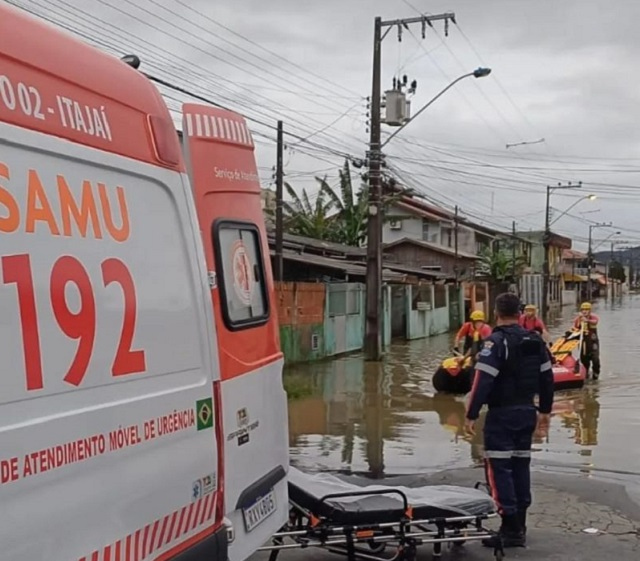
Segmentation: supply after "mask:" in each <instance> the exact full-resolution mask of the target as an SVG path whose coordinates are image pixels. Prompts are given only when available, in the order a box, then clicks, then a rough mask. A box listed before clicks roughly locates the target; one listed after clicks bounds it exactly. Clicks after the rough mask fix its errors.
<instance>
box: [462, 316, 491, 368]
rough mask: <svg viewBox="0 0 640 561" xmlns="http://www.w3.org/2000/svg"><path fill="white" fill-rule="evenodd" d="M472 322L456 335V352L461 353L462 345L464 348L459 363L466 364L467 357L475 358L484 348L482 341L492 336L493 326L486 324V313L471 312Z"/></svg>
mask: <svg viewBox="0 0 640 561" xmlns="http://www.w3.org/2000/svg"><path fill="white" fill-rule="evenodd" d="M469 319H470V320H471V321H468V322H466V323H465V324H464V325H463V326H462V327H461V328H460V330H459V331H458V334H457V335H456V343H455V347H454V349H453V350H454V351H456V352H460V344H463V347H462V356H461V357H459V358H458V362H459V363H461V364H462V363H464V361H465V360H466V359H467V357H469V356H472V357H474V360H475V356H476V355H477V354H478V353H479V352H480V349H481V348H482V341H484V340H485V339H486V338H487V337H489V336H490V335H491V326H489V325H487V324H486V323H485V316H484V312H483V311H481V310H476V311H475V312H471V316H470V317H469Z"/></svg>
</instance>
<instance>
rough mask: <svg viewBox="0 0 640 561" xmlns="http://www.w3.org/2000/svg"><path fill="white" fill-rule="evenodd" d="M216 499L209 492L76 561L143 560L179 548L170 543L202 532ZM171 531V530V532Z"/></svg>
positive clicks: (212, 512)
mask: <svg viewBox="0 0 640 561" xmlns="http://www.w3.org/2000/svg"><path fill="white" fill-rule="evenodd" d="M216 500H217V496H216V494H215V493H209V494H207V495H205V496H204V497H202V498H201V499H199V500H198V501H196V502H193V503H191V504H190V505H187V506H184V507H182V508H181V509H178V510H176V511H175V512H172V513H171V514H167V515H166V516H164V517H162V518H160V519H158V520H155V521H154V522H152V523H151V524H148V525H146V526H145V527H144V528H140V529H139V530H136V531H135V532H133V533H132V534H130V535H128V536H126V537H123V538H120V539H119V540H118V541H116V542H114V543H111V544H109V545H106V546H105V547H104V549H102V550H99V551H94V552H93V553H91V555H89V556H85V557H81V558H80V559H79V561H147V560H148V559H149V558H150V556H151V555H152V554H154V553H156V552H158V551H159V550H161V549H166V548H167V546H168V545H169V544H171V546H172V547H175V546H176V545H179V544H178V543H172V542H176V541H178V540H179V539H180V538H184V537H186V536H187V535H188V534H191V533H192V532H194V531H195V530H199V531H202V530H204V529H206V528H203V526H205V525H206V524H207V523H210V522H212V521H213V514H214V511H215V508H214V507H215V504H216ZM174 530H175V531H174Z"/></svg>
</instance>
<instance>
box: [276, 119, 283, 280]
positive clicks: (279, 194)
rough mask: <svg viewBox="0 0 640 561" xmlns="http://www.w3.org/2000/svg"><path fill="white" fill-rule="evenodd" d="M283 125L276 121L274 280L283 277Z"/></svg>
mask: <svg viewBox="0 0 640 561" xmlns="http://www.w3.org/2000/svg"><path fill="white" fill-rule="evenodd" d="M283 136H284V133H283V125H282V121H278V135H277V154H276V270H275V280H277V281H281V280H283V278H284V257H283V250H282V246H283V238H284V216H283V210H284V209H283V207H284V200H283V199H284V170H283V153H284V140H283Z"/></svg>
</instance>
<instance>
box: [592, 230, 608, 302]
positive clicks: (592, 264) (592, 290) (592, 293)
mask: <svg viewBox="0 0 640 561" xmlns="http://www.w3.org/2000/svg"><path fill="white" fill-rule="evenodd" d="M612 226H613V224H612V223H611V222H607V223H606V224H605V223H599V224H589V249H588V250H587V267H588V269H587V302H591V299H592V297H593V290H592V285H591V271H592V269H593V249H592V247H593V231H594V230H595V229H596V228H611V227H612Z"/></svg>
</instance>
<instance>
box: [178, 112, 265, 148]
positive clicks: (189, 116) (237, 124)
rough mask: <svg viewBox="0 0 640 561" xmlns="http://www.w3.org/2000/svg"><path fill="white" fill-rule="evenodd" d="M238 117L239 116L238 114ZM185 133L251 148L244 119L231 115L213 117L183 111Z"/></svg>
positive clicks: (251, 141)
mask: <svg viewBox="0 0 640 561" xmlns="http://www.w3.org/2000/svg"><path fill="white" fill-rule="evenodd" d="M234 116H235V114H234ZM238 117H240V116H239V115H238ZM185 119H186V125H187V126H186V131H185V132H186V134H187V136H190V137H196V138H211V139H215V140H223V141H225V142H229V143H231V144H240V145H243V146H249V147H251V148H253V146H254V143H253V138H252V136H251V131H249V128H248V127H247V124H246V122H245V120H244V119H242V118H241V119H234V118H233V117H231V116H229V117H214V116H213V115H201V114H199V113H185Z"/></svg>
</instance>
